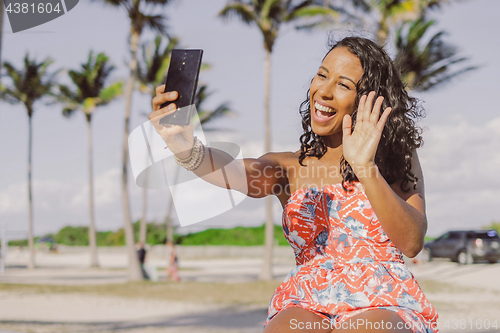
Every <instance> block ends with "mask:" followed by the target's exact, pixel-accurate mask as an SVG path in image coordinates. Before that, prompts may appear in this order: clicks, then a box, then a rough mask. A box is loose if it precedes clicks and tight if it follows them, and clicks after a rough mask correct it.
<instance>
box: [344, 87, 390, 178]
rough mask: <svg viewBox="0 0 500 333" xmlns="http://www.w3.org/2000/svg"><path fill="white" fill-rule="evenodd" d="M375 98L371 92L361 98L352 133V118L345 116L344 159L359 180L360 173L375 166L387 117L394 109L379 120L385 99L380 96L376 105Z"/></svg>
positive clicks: (386, 110)
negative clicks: (376, 154)
mask: <svg viewBox="0 0 500 333" xmlns="http://www.w3.org/2000/svg"><path fill="white" fill-rule="evenodd" d="M374 98H375V92H374V91H372V92H370V93H369V94H368V96H366V95H363V96H362V97H361V98H360V100H359V106H358V113H357V116H356V126H355V127H354V131H352V133H351V127H352V118H351V116H349V115H345V116H344V119H343V120H342V132H343V139H342V150H343V154H344V158H345V160H346V161H347V162H348V163H349V165H351V167H352V168H353V171H354V173H355V174H356V176H358V178H359V175H358V172H364V171H365V170H369V168H370V167H373V166H374V165H375V153H376V152H377V147H378V143H379V141H380V137H381V136H382V130H383V129H384V125H385V122H386V121H387V117H388V116H389V114H390V113H391V111H392V108H390V107H388V108H386V109H385V110H384V112H383V113H382V116H381V117H380V119H379V115H380V109H381V107H382V102H383V101H384V97H382V96H379V97H378V98H377V100H376V101H375V104H373V100H374ZM372 105H373V107H372ZM357 171H358V172H357Z"/></svg>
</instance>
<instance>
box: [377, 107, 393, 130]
mask: <svg viewBox="0 0 500 333" xmlns="http://www.w3.org/2000/svg"><path fill="white" fill-rule="evenodd" d="M391 111H392V108H391V107H388V108H385V110H384V112H383V113H382V116H381V117H380V120H379V122H378V123H377V129H378V130H379V131H380V132H382V130H383V129H384V126H385V122H386V121H387V118H388V117H389V114H390V113H391Z"/></svg>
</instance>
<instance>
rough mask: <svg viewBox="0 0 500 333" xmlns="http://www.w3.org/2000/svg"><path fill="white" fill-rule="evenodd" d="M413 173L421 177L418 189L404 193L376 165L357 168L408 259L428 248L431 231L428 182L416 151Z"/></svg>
mask: <svg viewBox="0 0 500 333" xmlns="http://www.w3.org/2000/svg"><path fill="white" fill-rule="evenodd" d="M411 163H412V168H411V172H412V173H413V174H414V175H415V176H416V177H417V178H418V182H417V188H416V189H413V187H411V189H410V190H409V191H408V192H404V191H402V190H401V187H400V184H401V181H398V182H396V183H394V184H392V185H389V184H388V183H387V182H386V180H385V179H384V177H382V175H381V174H380V173H379V171H378V168H377V167H376V166H374V167H372V168H371V169H370V171H371V172H366V171H367V170H366V169H361V168H358V169H354V173H355V174H356V176H357V177H358V179H359V181H360V182H361V184H363V186H364V188H365V193H366V196H367V197H368V200H370V204H371V205H372V207H373V211H374V212H375V215H377V218H378V219H379V221H380V225H381V226H382V229H384V231H385V233H386V235H387V237H389V239H390V240H391V241H392V242H393V243H394V245H395V246H396V247H397V248H398V249H399V250H400V251H401V252H403V253H404V254H405V255H406V256H408V257H410V258H413V257H415V256H416V255H417V254H418V253H419V252H420V251H421V250H422V248H423V246H424V237H425V233H426V231H427V218H426V214H425V197H424V180H423V175H422V169H421V168H420V162H419V160H418V156H417V153H416V152H413V157H412V162H411Z"/></svg>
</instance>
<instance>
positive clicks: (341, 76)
mask: <svg viewBox="0 0 500 333" xmlns="http://www.w3.org/2000/svg"><path fill="white" fill-rule="evenodd" d="M339 78H341V79H345V80H349V81H351V82H352V83H354V85H356V82H354V81H353V80H352V79H350V78H348V77H347V76H343V75H340V76H339Z"/></svg>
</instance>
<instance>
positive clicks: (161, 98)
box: [152, 86, 178, 111]
mask: <svg viewBox="0 0 500 333" xmlns="http://www.w3.org/2000/svg"><path fill="white" fill-rule="evenodd" d="M160 87H161V86H160ZM177 97H178V94H177V91H170V92H166V93H163V92H162V93H158V87H157V89H156V96H155V97H153V101H152V104H153V111H157V110H159V109H160V108H161V105H162V104H163V103H166V102H173V101H175V100H176V99H177Z"/></svg>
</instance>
